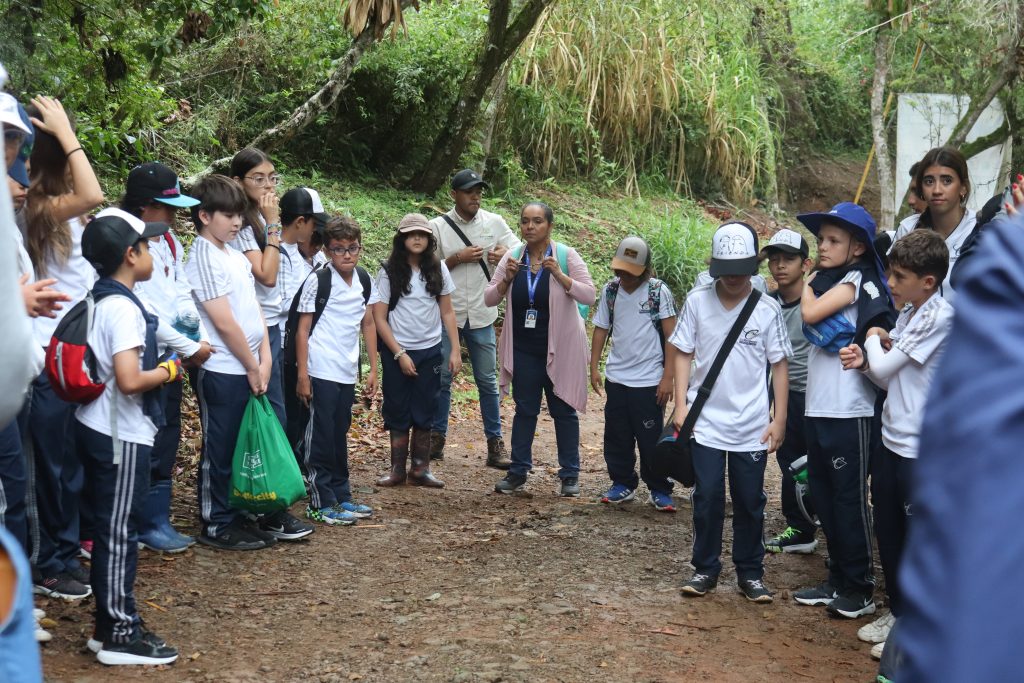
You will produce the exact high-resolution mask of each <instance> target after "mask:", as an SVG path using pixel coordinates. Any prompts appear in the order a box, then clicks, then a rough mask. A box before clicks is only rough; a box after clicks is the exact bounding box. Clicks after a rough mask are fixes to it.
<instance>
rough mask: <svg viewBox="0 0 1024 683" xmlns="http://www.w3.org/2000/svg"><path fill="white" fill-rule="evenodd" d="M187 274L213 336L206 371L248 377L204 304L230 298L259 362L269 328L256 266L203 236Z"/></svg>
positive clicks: (192, 253)
mask: <svg viewBox="0 0 1024 683" xmlns="http://www.w3.org/2000/svg"><path fill="white" fill-rule="evenodd" d="M185 274H186V275H187V276H188V281H189V284H191V285H192V296H193V297H194V298H195V300H196V304H197V305H196V308H198V309H199V319H200V320H201V321H202V323H203V324H204V325H205V326H206V331H207V333H208V334H209V335H210V345H211V346H212V347H213V350H214V353H213V354H212V355H211V356H210V358H209V359H208V360H207V361H206V362H205V363H203V369H204V370H209V371H211V372H222V373H224V374H227V375H244V374H245V366H244V365H242V362H241V361H240V360H238V359H237V358H236V357H235V355H234V354H233V353H231V351H230V349H228V347H227V344H225V343H224V340H223V339H221V337H220V333H219V332H217V328H216V327H215V326H214V325H213V321H212V320H211V319H210V316H209V314H208V313H207V312H206V308H205V307H204V306H203V303H204V302H206V301H210V300H211V299H216V298H218V297H222V296H224V297H227V299H228V304H229V305H230V307H231V315H232V316H234V318H235V322H237V323H238V325H239V326H240V327H241V328H242V332H243V333H245V339H246V342H248V344H249V350H250V351H251V352H252V355H253V356H255V357H256V359H257V360H259V357H260V344H261V343H262V342H263V335H264V334H266V330H267V328H266V325H264V323H263V316H262V315H261V314H260V305H259V303H257V301H256V290H255V288H254V287H253V277H252V264H251V263H249V259H247V258H245V256H243V255H242V254H241V253H240V252H238V251H236V250H235V249H232V248H231V247H230V246H225V247H224V248H223V249H220V248H218V247H217V246H216V245H215V244H214V243H213V242H211V241H210V240H208V239H206V238H205V237H202V236H199V237H196V239H195V240H194V241H193V242H192V250H191V251H190V252H189V255H188V262H187V263H186V264H185Z"/></svg>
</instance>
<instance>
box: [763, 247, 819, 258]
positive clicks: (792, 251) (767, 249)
mask: <svg viewBox="0 0 1024 683" xmlns="http://www.w3.org/2000/svg"><path fill="white" fill-rule="evenodd" d="M772 250H774V251H781V252H784V253H786V254H796V255H797V256H803V257H804V258H807V256H808V253H807V252H805V251H804V250H803V249H798V248H797V247H794V246H793V245H791V244H769V245H768V246H767V247H765V248H764V249H762V250H761V254H762V255H765V254H768V253H769V252H771V251H772Z"/></svg>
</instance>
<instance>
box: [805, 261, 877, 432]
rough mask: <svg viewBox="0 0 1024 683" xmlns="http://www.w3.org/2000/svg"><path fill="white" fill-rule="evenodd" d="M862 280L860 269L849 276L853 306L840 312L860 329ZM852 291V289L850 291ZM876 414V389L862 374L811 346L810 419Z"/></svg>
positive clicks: (808, 370) (837, 358) (808, 362)
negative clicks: (858, 308)
mask: <svg viewBox="0 0 1024 683" xmlns="http://www.w3.org/2000/svg"><path fill="white" fill-rule="evenodd" d="M862 279H863V277H862V273H861V272H860V271H859V270H853V271H850V272H849V273H847V274H846V277H844V278H843V279H842V280H840V281H839V283H837V284H836V287H839V286H840V285H841V284H843V283H850V284H851V285H853V295H852V296H853V299H852V301H851V303H850V304H849V305H848V306H846V307H845V308H843V309H842V311H840V312H841V313H842V314H843V315H844V316H845V317H846V319H847V320H849V321H850V323H851V324H852V325H853V326H854V327H856V326H857V299H858V297H859V296H860V285H861V280H862ZM847 289H849V288H847ZM874 414H875V390H874V388H873V387H872V386H871V382H870V381H869V380H868V379H867V378H866V377H864V375H862V374H861V373H859V372H852V371H849V370H843V364H842V363H840V362H839V354H838V353H830V352H828V351H826V350H824V349H823V348H821V347H820V346H815V345H814V344H811V345H810V347H809V349H808V351H807V404H806V409H805V410H804V415H806V416H807V417H871V416H872V415H874Z"/></svg>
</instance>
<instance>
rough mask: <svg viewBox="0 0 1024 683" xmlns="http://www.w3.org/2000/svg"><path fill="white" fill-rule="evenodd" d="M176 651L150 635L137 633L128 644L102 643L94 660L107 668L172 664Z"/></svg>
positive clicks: (175, 657)
mask: <svg viewBox="0 0 1024 683" xmlns="http://www.w3.org/2000/svg"><path fill="white" fill-rule="evenodd" d="M177 658H178V651H177V650H176V649H175V648H173V647H171V646H170V645H168V644H167V643H165V642H164V640H163V639H162V638H160V637H159V636H157V635H155V634H152V633H145V634H144V633H141V632H140V633H139V634H138V635H137V636H136V637H135V639H134V640H132V641H131V642H128V643H103V646H102V647H101V648H100V651H99V652H97V653H96V659H97V660H98V661H99V662H100V664H106V665H107V666H131V665H143V666H158V665H160V664H172V663H173V662H174V661H175V660H176V659H177Z"/></svg>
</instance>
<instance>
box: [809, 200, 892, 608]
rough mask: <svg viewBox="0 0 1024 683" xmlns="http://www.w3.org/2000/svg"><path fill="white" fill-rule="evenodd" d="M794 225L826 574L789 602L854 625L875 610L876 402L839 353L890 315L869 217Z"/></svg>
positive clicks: (813, 476) (832, 216)
mask: <svg viewBox="0 0 1024 683" xmlns="http://www.w3.org/2000/svg"><path fill="white" fill-rule="evenodd" d="M797 219H798V220H799V221H800V222H801V223H803V224H804V225H805V226H806V227H807V229H808V230H810V231H811V233H812V234H814V236H815V237H817V239H818V270H817V271H816V272H815V273H814V274H812V275H811V277H810V278H808V280H807V283H806V284H805V286H804V291H803V297H802V299H801V302H800V308H801V314H802V317H803V321H804V334H805V335H806V337H807V339H808V341H810V342H811V348H810V351H809V353H808V358H807V397H806V398H807V402H806V409H805V415H806V421H805V425H806V435H807V474H808V480H809V483H810V488H811V501H812V503H813V504H814V509H815V510H816V512H817V514H818V519H819V520H820V521H821V528H822V530H823V531H824V532H825V539H826V541H827V542H828V549H829V572H828V579H827V580H826V582H825V583H824V584H822V585H821V586H817V587H814V588H806V589H803V590H800V591H797V592H796V593H795V594H794V598H795V599H796V601H797V602H798V603H800V604H803V605H827V606H828V610H829V612H830V613H831V614H833V615H835V616H840V617H846V618H849V619H855V618H857V617H861V616H864V615H867V614H873V613H874V611H875V604H874V602H873V599H872V595H873V593H874V589H875V579H874V575H873V572H872V560H871V534H870V528H871V517H870V513H869V512H868V503H867V501H868V496H867V475H868V465H869V460H870V457H869V454H870V452H871V445H872V443H873V442H874V441H876V440H877V438H878V434H877V432H878V420H877V419H876V415H877V406H878V403H879V402H878V401H877V400H876V392H875V389H874V388H873V387H872V385H871V384H870V383H869V382H868V381H867V380H866V379H865V378H864V377H863V376H860V375H859V374H855V373H849V372H843V365H842V362H841V361H840V359H839V349H840V348H842V347H843V346H844V345H849V344H861V343H863V341H864V337H865V336H866V334H867V331H868V329H870V328H871V327H876V326H877V327H883V328H885V329H891V327H892V324H893V321H894V318H895V315H894V311H893V307H892V299H891V295H890V294H889V289H888V287H887V285H886V282H885V275H884V273H885V271H884V269H883V267H882V264H881V263H880V261H879V258H878V254H877V253H876V252H875V248H874V238H875V221H874V219H873V218H872V217H871V214H869V213H868V212H867V211H865V210H864V208H862V207H860V206H858V205H856V204H853V203H851V202H843V203H841V204H837V205H836V206H834V207H833V208H832V209H831V210H830V211H828V212H820V213H808V214H803V215H800V216H797Z"/></svg>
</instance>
